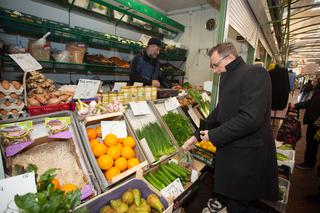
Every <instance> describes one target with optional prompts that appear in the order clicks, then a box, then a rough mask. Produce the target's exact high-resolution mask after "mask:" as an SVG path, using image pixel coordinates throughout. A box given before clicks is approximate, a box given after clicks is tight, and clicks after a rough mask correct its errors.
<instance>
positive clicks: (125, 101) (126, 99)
mask: <svg viewBox="0 0 320 213" xmlns="http://www.w3.org/2000/svg"><path fill="white" fill-rule="evenodd" d="M121 92H123V103H122V104H128V103H129V101H130V98H131V94H130V93H131V91H130V87H129V86H126V87H121Z"/></svg>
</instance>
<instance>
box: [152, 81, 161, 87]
mask: <svg viewBox="0 0 320 213" xmlns="http://www.w3.org/2000/svg"><path fill="white" fill-rule="evenodd" d="M152 86H154V87H160V82H159V81H158V80H152Z"/></svg>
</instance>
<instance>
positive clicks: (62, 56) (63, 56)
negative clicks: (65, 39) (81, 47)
mask: <svg viewBox="0 0 320 213" xmlns="http://www.w3.org/2000/svg"><path fill="white" fill-rule="evenodd" d="M54 60H55V61H57V62H65V63H66V62H70V54H69V52H68V51H66V50H63V51H60V52H58V53H57V54H55V55H54Z"/></svg>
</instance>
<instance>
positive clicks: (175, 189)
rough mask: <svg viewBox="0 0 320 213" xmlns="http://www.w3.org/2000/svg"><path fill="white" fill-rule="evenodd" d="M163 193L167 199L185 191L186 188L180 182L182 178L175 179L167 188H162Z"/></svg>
mask: <svg viewBox="0 0 320 213" xmlns="http://www.w3.org/2000/svg"><path fill="white" fill-rule="evenodd" d="M160 192H161V194H162V195H163V196H164V197H165V198H167V199H175V198H177V197H178V196H179V195H180V194H181V193H182V192H184V188H183V186H182V184H181V182H180V179H179V178H177V179H175V180H174V181H173V182H172V183H170V184H169V185H168V186H167V187H166V188H164V189H162V190H161V191H160Z"/></svg>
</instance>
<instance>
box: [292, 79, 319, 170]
mask: <svg viewBox="0 0 320 213" xmlns="http://www.w3.org/2000/svg"><path fill="white" fill-rule="evenodd" d="M295 108H297V109H303V108H305V109H306V111H305V113H304V117H303V123H304V124H307V125H308V126H307V132H306V141H307V143H306V150H305V153H304V162H303V163H300V164H297V165H296V167H297V168H299V169H312V168H314V166H315V165H316V157H317V153H318V145H319V141H320V139H319V138H318V137H315V135H316V134H317V131H320V130H319V129H320V127H319V126H318V124H316V121H317V120H318V119H320V85H319V84H318V85H317V86H315V88H314V92H313V95H312V97H311V99H310V100H309V101H306V102H301V103H297V104H296V105H295ZM318 122H319V121H318ZM318 122H317V123H318Z"/></svg>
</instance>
